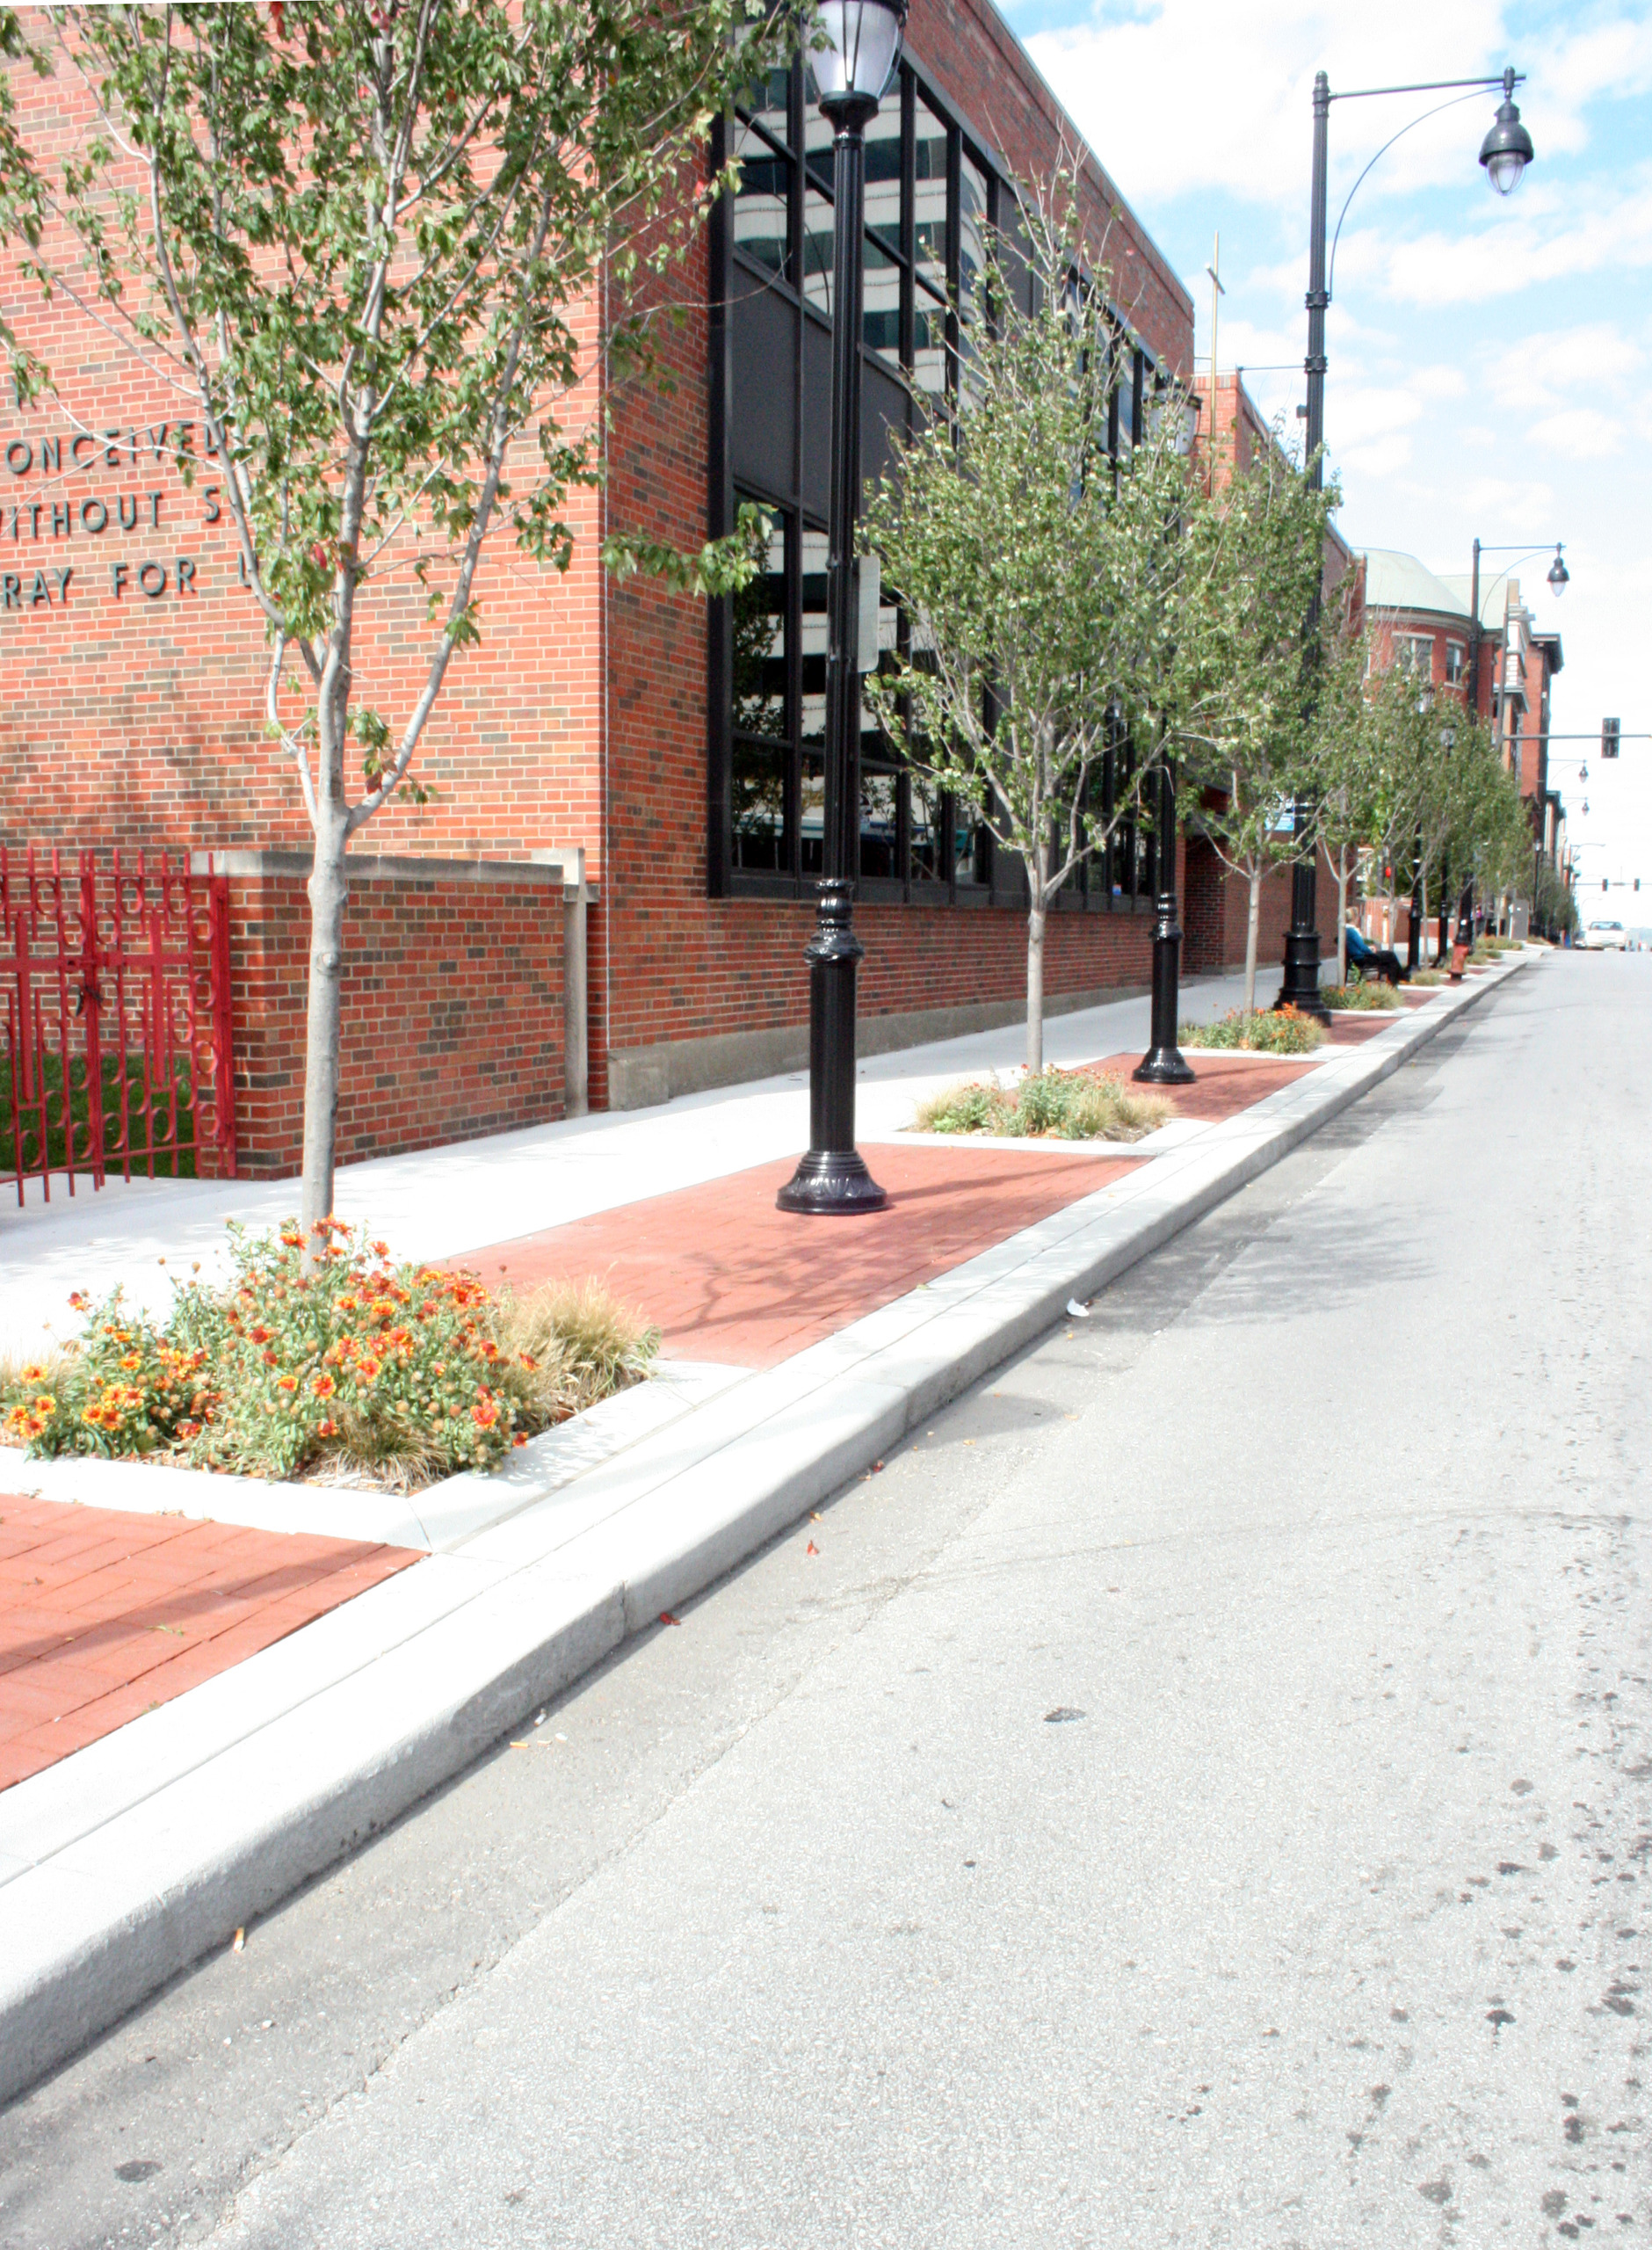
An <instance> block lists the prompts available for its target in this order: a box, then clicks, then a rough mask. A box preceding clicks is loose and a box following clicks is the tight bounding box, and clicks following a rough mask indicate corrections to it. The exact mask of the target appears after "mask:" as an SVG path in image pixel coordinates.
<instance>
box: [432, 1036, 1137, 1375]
mask: <svg viewBox="0 0 1652 2250" xmlns="http://www.w3.org/2000/svg"><path fill="white" fill-rule="evenodd" d="M1138 1059H1139V1058H1138ZM866 1160H867V1162H868V1164H869V1165H871V1167H872V1172H873V1177H874V1178H875V1179H877V1180H878V1181H879V1182H880V1184H881V1185H882V1186H883V1187H886V1188H887V1189H888V1193H889V1199H890V1200H889V1208H888V1209H887V1210H885V1211H879V1212H872V1213H868V1214H864V1215H861V1216H856V1217H852V1218H830V1219H825V1218H822V1219H801V1218H793V1217H791V1216H788V1215H787V1214H786V1213H785V1212H782V1211H777V1210H776V1209H775V1208H774V1198H775V1194H776V1193H777V1191H778V1190H779V1188H780V1187H783V1186H784V1184H785V1183H786V1180H788V1179H790V1178H791V1176H792V1172H793V1169H794V1165H793V1161H792V1160H790V1159H788V1160H787V1161H786V1162H784V1163H781V1164H769V1165H757V1166H756V1167H755V1168H754V1169H753V1170H751V1171H750V1172H735V1173H734V1174H733V1175H732V1176H731V1177H729V1178H728V1179H714V1180H711V1181H708V1182H707V1183H706V1185H705V1186H703V1187H685V1188H680V1189H678V1190H677V1191H676V1192H675V1193H673V1194H669V1195H656V1196H654V1197H652V1198H650V1199H649V1200H648V1201H646V1202H641V1203H627V1204H626V1205H624V1206H623V1207H622V1208H620V1209H619V1210H614V1211H604V1212H600V1213H598V1215H597V1216H594V1217H592V1218H588V1219H577V1220H575V1221H574V1222H573V1223H571V1224H569V1225H568V1226H563V1227H548V1228H547V1229H546V1230H544V1231H543V1232H541V1233H539V1234H533V1235H525V1236H521V1237H518V1239H517V1240H515V1241H514V1242H508V1243H496V1244H494V1245H492V1246H491V1247H490V1248H489V1249H487V1250H482V1251H475V1252H471V1253H469V1254H468V1255H467V1257H465V1258H463V1259H453V1261H452V1262H453V1264H455V1265H463V1266H471V1267H475V1268H477V1269H478V1270H479V1271H480V1272H481V1273H482V1274H483V1276H484V1277H485V1278H486V1279H488V1280H489V1281H491V1280H493V1279H494V1278H496V1271H497V1268H498V1267H500V1266H502V1265H503V1266H504V1267H505V1268H506V1270H507V1273H508V1277H509V1279H510V1280H511V1281H513V1282H515V1283H516V1284H517V1285H518V1287H519V1288H523V1287H532V1286H533V1283H535V1282H537V1281H552V1280H556V1281H562V1280H567V1281H583V1279H584V1278H585V1277H586V1276H587V1275H595V1276H596V1277H597V1278H598V1280H599V1281H602V1282H603V1284H604V1285H605V1287H606V1288H609V1289H611V1290H612V1292H613V1294H614V1295H615V1296H617V1297H619V1298H620V1300H621V1301H622V1302H623V1303H627V1304H630V1305H634V1306H635V1307H636V1309H637V1310H639V1311H640V1312H642V1313H644V1314H646V1316H647V1317H648V1319H650V1320H651V1321H653V1322H654V1323H655V1324H656V1326H657V1327H659V1328H660V1329H661V1330H662V1331H663V1334H664V1337H665V1343H666V1347H667V1349H668V1350H669V1351H670V1353H672V1354H674V1355H675V1356H676V1357H677V1358H679V1359H696V1360H714V1361H724V1362H725V1363H727V1364H729V1365H732V1366H737V1367H753V1368H764V1367H772V1366H773V1365H774V1364H775V1362H776V1361H779V1360H784V1359H787V1358H789V1357H790V1356H791V1354H793V1352H801V1351H802V1350H803V1349H804V1348H805V1347H806V1346H808V1345H810V1344H815V1343H818V1342H819V1341H820V1339H822V1337H825V1336H830V1335H832V1334H834V1333H835V1332H837V1330H838V1329H839V1328H842V1327H844V1326H845V1325H847V1324H848V1323H849V1322H850V1321H851V1320H858V1319H859V1318H860V1317H861V1316H862V1315H863V1314H864V1313H868V1312H873V1311H875V1310H877V1308H878V1307H879V1306H880V1305H885V1304H888V1303H890V1302H891V1301H892V1300H893V1299H894V1298H895V1297H898V1296H905V1294H906V1292H907V1291H908V1290H909V1289H914V1288H917V1286H918V1284H919V1283H920V1282H922V1281H933V1280H934V1279H935V1277H936V1276H937V1274H945V1273H946V1272H948V1271H950V1269H951V1268H952V1267H954V1266H961V1265H962V1264H963V1262H964V1260H965V1259H968V1258H973V1257H975V1255H976V1254H977V1253H978V1252H981V1251H983V1250H990V1249H991V1248H992V1247H993V1246H994V1245H996V1244H997V1243H1000V1242H1002V1241H1004V1238H1005V1237H1006V1236H1008V1235H1011V1234H1014V1233H1016V1232H1018V1230H1019V1229H1021V1228H1022V1227H1030V1226H1032V1225H1033V1224H1034V1223H1036V1222H1037V1221H1038V1220H1040V1219H1043V1218H1047V1217H1048V1216H1050V1214H1051V1213H1052V1212H1054V1211H1059V1210H1061V1209H1063V1208H1065V1207H1066V1206H1067V1205H1068V1204H1069V1203H1076V1201H1078V1200H1079V1198H1080V1197H1081V1196H1083V1195H1090V1194H1094V1193H1095V1191H1096V1190H1097V1189H1098V1188H1100V1187H1106V1185H1107V1184H1108V1182H1109V1181H1110V1180H1112V1179H1119V1178H1120V1177H1122V1175H1123V1174H1124V1173H1125V1172H1128V1171H1131V1170H1132V1169H1133V1168H1134V1165H1135V1164H1136V1163H1137V1162H1139V1161H1141V1160H1140V1159H1139V1158H1131V1157H1128V1156H1120V1155H1119V1153H1118V1152H1117V1150H1108V1151H1107V1152H1106V1153H1105V1154H1099V1153H1096V1152H1095V1151H1093V1150H1091V1149H1089V1148H1075V1149H1074V1150H1072V1151H1071V1152H1070V1153H1069V1152H1067V1151H1066V1150H1063V1151H1062V1152H1061V1154H1059V1155H1057V1154H1054V1153H1053V1152H1050V1151H1048V1150H1045V1149H1043V1148H1040V1149H1038V1150H1028V1152H1027V1153H1026V1154H1025V1155H1022V1154H1021V1153H1020V1152H1019V1151H1018V1150H1007V1149H972V1148H970V1147H969V1146H968V1145H967V1143H962V1144H960V1146H959V1147H957V1148H956V1149H951V1148H947V1149H937V1148H930V1147H911V1148H902V1147H899V1146H897V1145H892V1144H889V1143H880V1144H879V1145H878V1146H876V1147H875V1148H872V1149H869V1150H866Z"/></svg>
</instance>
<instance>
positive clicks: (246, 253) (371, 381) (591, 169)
mask: <svg viewBox="0 0 1652 2250" xmlns="http://www.w3.org/2000/svg"><path fill="white" fill-rule="evenodd" d="M56 20H57V29H58V36H59V40H60V43H61V49H62V55H63V57H64V58H65V59H66V61H67V62H68V63H69V66H70V67H71V68H72V69H74V70H75V71H76V73H77V74H78V76H79V77H80V78H81V79H82V81H83V83H85V84H86V85H87V86H88V87H89V88H90V90H91V96H92V98H93V100H94V101H95V104H96V107H97V113H98V123H97V129H96V131H95V132H94V133H93V134H91V136H90V139H89V140H88V141H87V142H85V143H84V144H83V149H82V150H80V151H77V152H76V154H75V155H74V156H71V157H70V158H69V160H68V161H67V162H66V163H65V166H64V178H63V198H62V201H63V209H64V213H65V215H66V217H67V218H68V220H69V224H70V226H71V228H72V229H73V232H74V235H75V236H76V239H77V243H78V247H79V250H80V253H81V262H80V263H79V264H78V265H76V266H75V267H74V269H73V270H72V271H71V270H67V269H66V268H64V267H62V266H59V267H53V266H50V265H47V264H46V263H45V261H43V260H37V261H36V262H35V264H34V266H33V271H34V272H36V273H37V275H38V277H39V278H40V279H41V281H42V282H43V283H44V284H45V286H46V287H47V288H48V289H54V290H60V291H65V292H67V293H68V294H69V295H70V296H72V297H76V298H77V299H78V301H81V302H83V304H85V305H86V306H87V307H88V308H89V309H90V310H91V311H92V312H93V313H94V315H95V316H96V317H97V318H98V320H99V321H100V323H102V324H103V326H104V327H105V329H108V328H111V327H112V328H114V329H115V330H117V331H118V332H123V333H124V334H125V335H126V337H127V339H128V340H129V341H130V342H131V343H132V345H134V347H135V348H136V349H138V350H139V351H140V352H141V354H142V356H143V358H144V359H145V360H146V361H147V363H148V365H149V367H150V368H151V369H156V368H157V367H158V368H159V369H161V370H163V372H164V374H165V375H166V376H167V377H168V379H169V380H170V381H171V382H172V383H173V384H174V385H175V386H176V387H177V388H178V389H179V390H180V391H181V392H182V393H183V394H184V395H185V396H188V397H189V398H190V400H191V402H192V407H193V408H194V409H195V410H198V412H199V417H200V418H201V419H202V420H203V421H204V423H205V425H206V427H207V431H208V432H209V435H210V439H211V441H212V443H213V445H214V446H215V448H216V449H217V450H218V452H219V453H221V455H222V457H223V461H224V464H225V470H226V475H225V497H226V501H227V504H228V512H229V516H230V518H231V519H232V522H233V526H234V533H235V540H236V542H237V544H238V547H239V549H240V555H241V561H242V566H243V576H244V580H245V584H246V586H247V589H248V599H250V601H252V602H254V603H256V604H257V608H258V610H259V611H260V612H261V613H262V616H263V619H264V628H265V633H266V636H267V639H268V642H269V647H270V664H269V671H268V677H267V681H266V693H265V710H266V714H267V720H268V725H269V728H270V729H271V730H272V732H273V733H274V734H275V735H277V736H278V737H279V740H280V741H281V743H282V744H284V745H285V747H286V750H287V751H288V752H289V753H290V755H291V757H292V759H293V765H294V767H295V770H296V773H297V778H298V781H299V786H300V788H301V792H302V795H303V800H304V806H305V809H306V812H307V813H308V817H309V820H310V824H311V826H312V828H313V830H314V832H315V861H314V871H313V873H312V875H311V878H310V884H309V895H310V907H311V947H310V963H309V999H308V1051H307V1064H306V1076H305V1091H304V1177H303V1190H302V1221H303V1224H304V1227H305V1230H306V1236H307V1239H308V1238H309V1234H310V1230H313V1229H314V1228H315V1226H316V1224H317V1223H319V1222H320V1221H321V1220H322V1219H324V1218H325V1217H327V1216H329V1215H330V1211H331V1208H332V1200H333V1144H334V1121H335V1115H336V1111H337V1097H338V1067H339V1024H340V975H341V969H342V962H343V951H344V900H345V892H346V876H347V871H346V853H347V850H348V847H349V845H350V843H351V838H353V837H355V836H356V835H358V834H359V831H360V830H361V829H362V827H363V826H364V825H365V824H366V822H367V821H368V820H370V819H371V818H372V817H373V814H374V813H375V812H376V811H378V810H379V809H380V807H381V806H382V805H384V804H385V803H386V802H388V800H389V799H390V798H391V797H392V796H393V795H395V794H396V793H397V792H398V791H400V790H402V789H403V788H412V789H413V790H415V791H417V788H418V783H417V778H416V776H415V773H414V760H415V756H416V753H417V750H418V747H419V744H420V742H421V740H422V738H423V737H424V732H425V729H426V727H427V725H428V723H429V722H430V718H431V712H432V710H433V708H435V706H436V703H437V700H438V696H439V695H440V693H441V692H442V688H443V685H444V682H445V680H446V676H447V671H448V667H449V664H450V663H451V661H452V659H453V657H454V656H455V654H457V653H458V652H459V651H460V650H464V649H467V648H468V647H470V646H471V645H472V644H474V643H475V641H476V640H477V638H478V636H479V633H480V629H481V617H482V609H481V600H480V574H481V570H482V561H483V555H484V551H485V550H486V549H487V548H489V544H490V543H496V542H497V541H500V540H501V539H504V538H507V537H508V538H511V539H514V540H515V541H517V542H518V544H519V545H520V546H521V547H522V548H524V549H525V551H526V552H527V553H529V554H530V555H533V556H534V557H535V558H536V559H537V560H538V561H540V563H548V564H550V565H553V566H554V567H555V568H557V569H558V570H566V569H567V567H568V564H569V560H570V556H571V553H572V548H573V541H574V529H573V525H572V522H571V520H570V500H571V497H572V495H573V494H574V493H575V492H576V490H578V489H579V488H581V487H589V486H591V485H593V484H595V483H597V482H598V481H599V479H600V476H601V474H602V439H603V431H604V415H605V403H598V404H596V405H594V406H593V404H592V403H591V393H592V388H593V386H592V382H591V378H592V376H593V373H594V372H596V371H597V370H598V369H600V370H601V372H602V373H603V374H605V375H606V376H608V377H609V378H611V379H612V378H613V377H616V376H624V375H627V374H637V373H639V372H641V373H644V374H646V373H647V371H648V367H649V365H650V359H651V332H650V308H649V301H648V299H649V292H650V289H652V290H653V291H654V294H655V295H656V297H657V295H658V294H659V289H658V284H659V282H660V280H661V278H662V277H663V276H664V275H665V274H666V272H668V270H669V269H670V266H671V265H673V263H674V262H675V261H677V260H678V259H680V258H681V257H682V255H683V253H684V251H685V248H686V246H687V244H688V243H689V241H690V239H691V238H692V233H693V230H694V229H695V227H696V226H697V224H698V223H699V220H700V219H701V217H702V216H703V214H704V213H705V211H706V206H707V204H708V201H709V200H710V199H711V197H712V196H713V195H714V194H715V193H717V192H719V191H720V189H721V186H722V185H724V182H723V181H722V180H721V178H714V177H713V176H712V175H711V174H710V172H709V171H707V170H706V167H705V165H704V163H703V154H702V152H703V149H704V145H705V142H706V135H707V133H708V131H709V128H710V126H711V123H712V121H713V120H714V118H715V117H716V116H717V115H718V114H719V113H721V111H722V109H723V107H724V105H725V104H726V102H727V101H728V98H730V96H731V94H732V92H733V91H734V90H735V87H736V86H737V85H739V84H741V83H744V82H746V81H748V80H749V79H750V77H751V76H753V75H754V73H755V72H757V71H760V70H761V69H763V68H764V67H765V66H766V63H767V62H768V60H769V59H770V57H771V55H772V54H779V53H781V52H784V51H786V50H787V49H789V47H790V46H791V44H792V43H793V41H794V40H795V37H796V18H795V17H792V18H788V17H787V16H786V13H785V12H784V11H779V12H775V13H770V12H767V11H762V12H760V13H758V14H757V15H749V13H748V0H272V5H271V6H270V7H269V8H268V9H267V10H266V9H264V8H262V7H255V6H233V7H210V6H183V7H170V8H165V9H161V8H148V7H144V8H139V7H112V8H109V9H106V10H98V9H86V10H76V11H63V12H62V14H61V15H60V16H59V17H58V18H57V19H56ZM599 306H600V307H603V308H610V307H612V308H616V309H613V310H612V312H611V313H608V314H607V315H606V324H605V328H604V329H603V330H602V332H601V333H599V334H598V335H597V337H595V340H594V343H593V341H592V338H591V333H590V324H591V322H592V321H593V320H594V319H595V317H596V316H597V310H598V307H599ZM582 387H583V388H582ZM598 388H600V387H598ZM605 398H606V390H605V388H601V399H602V401H603V402H605ZM178 466H179V468H180V470H181V471H182V472H183V473H184V475H185V477H186V478H187V476H188V475H189V473H190V463H189V462H188V461H186V460H185V459H184V458H183V457H182V456H181V455H180V458H179V462H178ZM606 559H608V560H609V561H610V562H611V563H613V564H614V565H616V566H617V567H622V568H623V567H632V568H634V567H639V566H640V567H643V568H647V569H650V570H658V571H664V572H666V573H668V574H670V575H671V576H672V577H674V578H675V580H676V581H677V583H678V584H682V585H685V586H687V587H690V588H693V589H695V590H698V591H701V592H721V591H724V590H726V589H727V588H728V587H729V586H731V585H735V584H740V583H742V582H743V578H744V577H745V576H747V575H749V573H750V570H751V569H752V567H753V563H752V558H751V554H750V541H749V539H748V538H747V537H746V536H745V535H744V533H736V534H735V538H734V539H733V540H732V541H728V542H721V543H718V544H716V545H714V546H710V547H707V548H706V549H704V550H703V551H702V552H701V553H700V554H699V555H686V556H677V555H671V554H670V553H669V552H668V551H667V550H665V549H663V548H659V547H657V546H650V545H648V543H646V542H643V541H623V540H619V541H613V542H612V543H611V546H610V548H609V550H608V553H607V555H606ZM395 569H401V570H409V569H410V570H412V571H413V573H414V574H415V575H416V576H417V579H418V581H419V582H420V584H422V585H423V586H424V590H425V592H426V595H427V598H428V604H429V610H428V614H429V619H430V634H431V638H430V643H429V648H428V661H427V662H425V663H424V666H423V677H422V679H420V681H419V683H418V686H417V693H414V694H413V695H412V696H411V698H410V700H409V707H408V708H406V709H404V710H400V711H397V712H395V714H393V715H385V714H382V713H381V712H380V710H378V709H377V708H375V707H374V706H373V704H372V703H371V702H369V701H368V700H365V697H364V694H363V692H362V690H363V686H364V683H363V681H362V680H361V679H359V676H358V666H359V662H366V661H368V659H366V658H365V657H363V654H362V651H363V646H364V643H365V642H366V637H367V636H366V635H365V634H364V633H361V632H360V631H359V627H360V625H361V621H362V617H363V601H364V588H366V586H367V584H369V582H370V581H371V580H373V578H374V577H376V576H382V575H385V574H387V573H388V572H389V571H390V570H395ZM289 655H294V656H296V657H297V659H298V662H299V666H300V668H301V670H300V674H299V677H298V679H297V680H296V682H293V683H289V682H288V681H287V680H286V668H287V659H288V657H289ZM288 685H295V686H297V688H298V690H299V692H300V693H301V697H302V699H303V702H304V708H303V711H302V714H301V715H293V714H292V713H291V712H290V711H289V710H287V709H286V708H284V707H283V702H282V695H283V689H284V686H288ZM352 744H353V745H354V751H355V755H356V758H357V759H358V761H359V769H360V773H359V794H357V795H355V796H354V798H353V801H352V797H351V777H350V775H349V773H347V767H348V766H349V763H350V753H351V745H352Z"/></svg>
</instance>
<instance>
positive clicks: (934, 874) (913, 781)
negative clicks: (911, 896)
mask: <svg viewBox="0 0 1652 2250" xmlns="http://www.w3.org/2000/svg"><path fill="white" fill-rule="evenodd" d="M907 786H908V789H909V793H910V797H911V805H912V811H911V822H912V841H911V853H912V881H913V882H942V881H944V879H945V877H946V866H945V864H944V860H943V849H944V846H945V844H946V798H945V797H944V795H942V793H941V789H940V787H939V785H938V783H937V782H936V781H935V780H932V779H931V776H930V775H929V774H927V773H917V772H914V773H910V774H909V776H908V779H907Z"/></svg>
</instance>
